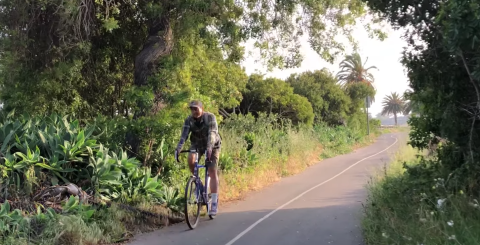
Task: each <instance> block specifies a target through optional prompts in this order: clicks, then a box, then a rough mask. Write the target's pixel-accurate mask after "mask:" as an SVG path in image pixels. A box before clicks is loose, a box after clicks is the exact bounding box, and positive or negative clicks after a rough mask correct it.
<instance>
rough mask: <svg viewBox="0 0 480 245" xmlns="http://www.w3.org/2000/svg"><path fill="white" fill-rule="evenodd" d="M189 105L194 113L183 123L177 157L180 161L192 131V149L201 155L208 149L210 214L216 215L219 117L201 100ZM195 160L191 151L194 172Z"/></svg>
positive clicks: (190, 157)
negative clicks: (209, 110)
mask: <svg viewBox="0 0 480 245" xmlns="http://www.w3.org/2000/svg"><path fill="white" fill-rule="evenodd" d="M189 107H190V110H191V112H192V114H191V115H190V116H188V117H187V119H186V120H185V123H184V124H183V130H182V135H181V137H180V142H179V143H178V145H177V149H176V150H175V159H176V160H177V162H178V154H179V153H180V151H181V150H182V147H183V144H185V141H186V140H187V137H188V135H189V133H191V135H190V142H191V146H190V150H197V152H198V153H199V157H201V156H202V155H203V153H204V152H205V151H207V156H206V157H207V162H206V166H207V167H208V174H209V175H210V190H211V193H212V205H211V208H210V212H209V215H216V214H217V209H218V207H217V204H218V175H217V164H218V158H219V156H220V146H221V143H222V141H221V138H220V135H219V134H218V124H217V119H216V117H215V115H214V114H212V113H210V112H206V111H203V104H202V102H200V101H197V100H195V101H192V102H190V104H189ZM195 160H196V159H195V155H194V154H192V153H189V154H188V165H189V167H190V172H192V174H193V170H194V168H195Z"/></svg>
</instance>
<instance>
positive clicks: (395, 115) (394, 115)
mask: <svg viewBox="0 0 480 245" xmlns="http://www.w3.org/2000/svg"><path fill="white" fill-rule="evenodd" d="M393 117H395V126H397V125H398V124H397V113H393Z"/></svg>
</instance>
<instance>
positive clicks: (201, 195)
mask: <svg viewBox="0 0 480 245" xmlns="http://www.w3.org/2000/svg"><path fill="white" fill-rule="evenodd" d="M185 152H190V153H194V154H195V167H194V170H193V175H192V176H191V177H190V178H189V179H188V181H187V185H186V187H185V207H184V212H185V220H186V221H187V224H188V227H190V229H191V230H193V229H195V227H197V224H198V220H199V216H200V211H201V209H202V207H203V206H206V207H207V213H208V212H209V210H210V204H211V199H210V193H207V191H206V190H208V184H209V183H210V176H209V175H208V167H207V166H206V164H205V165H199V164H198V162H199V158H198V155H199V154H198V152H197V151H196V150H183V151H180V153H185ZM205 155H206V152H205ZM205 163H207V159H206V158H205ZM200 168H205V186H204V185H203V183H202V180H201V179H200V177H199V174H198V170H199V169H200ZM192 184H194V185H195V192H194V193H195V195H194V196H195V197H194V200H193V206H197V208H198V209H197V211H196V214H195V222H192V221H190V212H189V211H190V210H189V208H188V204H189V196H190V197H191V196H192V193H191V192H190V195H189V190H190V191H192V188H189V187H190V185H192ZM197 187H198V188H197ZM208 216H209V217H210V219H214V218H215V216H213V215H208Z"/></svg>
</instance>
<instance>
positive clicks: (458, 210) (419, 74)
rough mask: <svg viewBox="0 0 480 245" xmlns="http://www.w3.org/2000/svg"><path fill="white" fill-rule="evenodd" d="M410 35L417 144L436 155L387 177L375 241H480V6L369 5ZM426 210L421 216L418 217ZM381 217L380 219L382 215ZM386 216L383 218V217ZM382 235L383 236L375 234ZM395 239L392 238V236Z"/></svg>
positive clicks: (374, 212)
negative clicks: (479, 215)
mask: <svg viewBox="0 0 480 245" xmlns="http://www.w3.org/2000/svg"><path fill="white" fill-rule="evenodd" d="M366 2H368V5H369V6H370V7H371V8H372V9H373V10H375V11H377V12H378V13H381V14H382V16H383V17H384V18H385V19H387V20H389V21H390V23H392V25H393V26H394V27H396V28H402V29H403V30H404V38H405V40H406V41H407V43H408V47H407V48H406V49H405V51H404V53H403V59H402V62H403V64H404V66H405V67H406V69H407V72H408V77H409V80H410V87H411V88H412V91H408V92H407V93H406V94H405V95H406V97H407V99H409V100H410V105H409V106H408V107H407V108H412V109H413V108H415V110H416V113H415V114H416V115H415V116H413V117H411V119H410V123H409V124H410V125H411V128H412V131H411V133H410V144H411V145H412V146H413V147H415V148H416V149H418V150H425V149H428V150H429V151H430V152H433V153H434V154H433V155H431V156H429V157H424V156H423V154H422V156H421V157H419V159H417V160H410V161H409V162H408V164H405V165H404V166H403V167H404V169H405V170H406V172H405V173H403V172H402V173H400V174H396V175H394V176H386V177H385V179H384V180H383V181H382V182H380V184H379V186H378V187H376V188H374V189H372V191H371V195H372V196H371V197H372V199H371V200H370V201H369V203H368V205H367V210H368V211H367V216H368V219H369V220H370V221H372V222H369V226H368V227H369V228H370V229H371V230H370V231H367V232H368V233H367V234H370V235H369V240H370V242H372V244H378V243H379V241H383V243H391V242H396V243H399V242H400V243H401V242H403V239H402V238H400V237H399V236H403V238H404V239H406V238H407V237H408V239H409V240H410V241H408V242H407V241H404V242H405V243H423V244H442V243H443V244H447V243H456V244H476V243H478V242H479V241H480V240H479V237H478V234H477V233H475V232H474V230H475V229H476V228H478V227H477V224H478V222H477V221H476V220H477V219H478V217H477V216H476V215H472V213H477V212H478V210H476V208H477V207H478V202H477V199H478V197H479V191H480V175H479V174H480V171H479V170H480V137H479V136H480V135H479V133H480V125H479V123H478V119H479V117H478V115H479V112H480V110H479V109H480V103H479V101H480V93H479V91H480V90H479V84H480V83H479V82H480V76H479V75H480V63H479V62H480V43H479V42H478V33H480V17H479V16H480V4H479V2H478V1H468V0H449V1H441V0H413V1H411V0H368V1H366ZM419 210H420V212H419ZM375 217H378V218H375ZM380 217H381V218H380ZM386 230H388V231H389V232H388V234H386V233H385V236H384V238H380V235H379V234H382V232H383V231H386ZM374 234H377V235H374ZM389 236H390V237H389Z"/></svg>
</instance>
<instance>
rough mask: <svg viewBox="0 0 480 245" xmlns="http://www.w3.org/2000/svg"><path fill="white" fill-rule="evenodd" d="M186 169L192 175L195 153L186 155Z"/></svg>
mask: <svg viewBox="0 0 480 245" xmlns="http://www.w3.org/2000/svg"><path fill="white" fill-rule="evenodd" d="M188 167H189V168H190V173H192V175H193V170H194V169H195V153H188Z"/></svg>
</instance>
